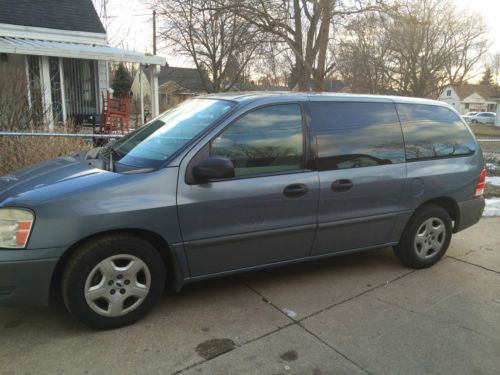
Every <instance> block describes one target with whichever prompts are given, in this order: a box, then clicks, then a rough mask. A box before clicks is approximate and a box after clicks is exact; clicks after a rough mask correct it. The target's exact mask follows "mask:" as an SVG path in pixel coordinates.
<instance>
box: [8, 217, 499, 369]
mask: <svg viewBox="0 0 500 375" xmlns="http://www.w3.org/2000/svg"><path fill="white" fill-rule="evenodd" d="M18 373H19V374H27V373H29V374H72V373H78V374H170V373H182V374H314V375H319V374H339V373H345V374H367V373H368V374H433V373H436V374H437V373H439V374H498V373H500V218H491V219H483V220H482V221H481V222H480V223H479V224H478V225H476V226H474V227H472V228H470V229H468V230H466V231H464V232H462V233H460V234H458V235H456V236H455V237H454V238H453V240H452V245H451V248H450V250H449V252H448V256H447V257H446V258H444V259H443V260H442V261H441V262H439V263H438V264H437V265H435V266H434V267H432V268H430V269H426V270H421V271H413V270H410V269H408V268H405V267H403V266H401V265H400V264H399V263H398V262H397V260H396V259H395V257H394V256H393V255H392V252H391V251H390V249H382V250H376V251H372V252H368V253H364V254H357V255H351V256H343V257H337V258H332V259H329V260H326V261H319V262H313V263H309V264H305V265H297V266H293V267H286V268H279V269H274V270H267V271H262V272H257V273H252V274H246V275H241V276H238V277H230V278H226V279H221V280H215V281H210V282H203V283H199V284H193V285H191V286H188V287H186V288H185V290H183V292H182V293H181V294H179V295H174V294H169V293H167V295H166V296H165V298H164V299H163V300H162V302H161V303H160V304H159V306H158V307H157V308H156V309H155V310H154V311H153V313H152V314H150V315H149V316H148V317H147V318H146V319H144V320H143V321H141V322H140V323H138V324H136V325H134V326H131V327H127V328H123V329H119V330H115V331H107V332H95V331H92V330H89V329H86V328H85V327H82V326H81V325H79V324H77V323H75V322H74V321H73V320H72V319H71V318H70V317H68V315H67V314H66V313H65V311H64V309H63V308H62V306H60V305H59V306H55V307H51V308H50V309H42V308H40V309H5V308H3V309H0V374H18Z"/></svg>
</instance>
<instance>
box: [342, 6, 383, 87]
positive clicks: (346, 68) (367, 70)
mask: <svg viewBox="0 0 500 375" xmlns="http://www.w3.org/2000/svg"><path fill="white" fill-rule="evenodd" d="M380 17H381V15H380V14H379V12H367V13H365V14H362V15H360V16H359V17H357V18H356V19H354V20H353V21H351V22H350V23H349V24H348V25H347V26H346V27H345V28H344V30H343V31H342V32H341V33H340V35H339V40H338V41H337V42H336V46H337V50H338V52H337V63H338V70H339V73H340V74H341V76H342V80H343V82H344V84H346V86H347V87H348V88H349V89H350V91H351V92H358V93H369V94H386V93H391V92H392V90H391V87H390V83H389V78H388V75H387V64H388V58H389V50H388V46H387V43H386V42H385V28H384V25H383V23H382V22H381V19H380Z"/></svg>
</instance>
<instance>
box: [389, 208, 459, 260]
mask: <svg viewBox="0 0 500 375" xmlns="http://www.w3.org/2000/svg"><path fill="white" fill-rule="evenodd" d="M451 232H452V222H451V218H450V215H449V214H448V212H447V211H446V210H445V209H443V208H442V207H440V206H435V205H425V206H423V207H421V208H419V209H418V210H417V211H416V212H415V214H414V215H413V217H412V218H411V219H410V221H409V223H408V224H407V226H406V229H405V231H404V232H403V235H402V237H401V240H400V241H399V245H397V246H394V248H393V249H394V253H395V255H396V256H397V257H398V259H399V260H400V261H401V262H402V263H403V264H404V265H406V266H408V267H412V268H417V269H418V268H426V267H430V266H432V265H433V264H434V263H436V262H437V261H438V260H439V259H441V257H442V256H443V255H444V254H445V252H446V250H447V249H448V246H449V245H450V240H451Z"/></svg>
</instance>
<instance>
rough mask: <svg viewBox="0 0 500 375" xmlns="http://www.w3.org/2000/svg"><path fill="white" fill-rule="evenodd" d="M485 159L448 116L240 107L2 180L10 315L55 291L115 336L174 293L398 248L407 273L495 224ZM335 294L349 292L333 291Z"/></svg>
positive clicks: (181, 118)
mask: <svg viewBox="0 0 500 375" xmlns="http://www.w3.org/2000/svg"><path fill="white" fill-rule="evenodd" d="M485 174H486V172H485V169H484V161H483V156H482V152H481V149H480V147H479V145H478V143H477V141H476V139H475V137H474V135H473V134H472V132H471V131H470V129H469V128H468V126H467V124H466V123H465V122H464V121H463V120H462V119H461V117H460V115H459V114H458V113H457V112H456V111H455V110H454V109H452V108H451V107H450V106H448V105H447V104H444V103H441V102H436V101H431V100H424V99H412V98H403V97H382V96H357V95H340V94H339V95H336V94H309V93H302V94H301V93H237V94H236V93H235V94H230V95H229V94H222V95H207V96H202V97H197V98H193V99H190V100H187V101H185V102H183V103H182V104H180V105H178V106H176V107H174V108H172V109H170V110H169V111H167V112H165V113H163V114H161V115H160V116H158V117H157V118H155V119H153V120H152V121H151V122H149V123H148V124H146V125H144V126H142V127H140V128H139V129H137V130H136V131H134V132H132V133H130V134H128V135H126V136H124V137H123V138H121V139H119V140H117V141H116V142H114V143H112V144H110V145H108V146H105V147H102V148H94V149H91V150H89V151H85V152H80V153H78V154H75V155H70V156H65V157H61V158H58V159H55V160H51V161H47V162H44V163H41V164H38V165H35V166H32V167H28V168H26V169H23V170H20V171H18V172H16V173H12V174H9V175H7V176H3V177H1V179H0V305H4V306H5V305H17V306H19V305H46V304H47V303H48V301H49V297H50V296H51V294H52V293H54V291H55V292H56V293H60V294H61V295H62V298H63V300H64V303H65V305H66V307H67V309H68V311H69V312H70V313H71V314H72V315H73V316H74V317H75V318H76V319H78V320H79V321H81V322H83V323H84V324H86V325H88V326H91V327H94V328H97V329H109V328H115V327H120V326H124V325H127V324H131V323H133V322H135V321H137V320H139V319H140V318H141V317H143V316H144V315H145V314H146V313H147V312H148V311H149V310H151V309H152V307H153V306H154V304H155V302H156V301H157V300H158V299H159V297H160V296H161V295H162V292H163V290H164V288H165V287H166V286H168V287H171V288H173V289H174V290H175V291H180V290H181V288H182V287H183V286H184V285H186V284H187V283H191V282H194V281H198V280H203V279H207V278H212V277H219V276H223V275H230V274H234V273H238V272H242V271H250V270H257V269H262V268H266V267H272V266H279V265H288V264H292V263H296V262H302V261H308V260H314V259H316V260H317V259H322V258H325V257H330V256H335V255H341V254H348V253H352V252H357V251H364V250H369V249H376V248H382V247H387V246H391V247H392V248H393V249H394V253H395V255H396V257H397V258H398V259H399V260H400V261H401V263H402V264H403V265H405V266H408V267H413V268H424V267H429V266H431V265H433V264H434V263H436V262H437V261H438V260H439V259H440V258H441V257H442V256H443V254H444V253H445V252H446V250H447V248H448V246H449V244H450V239H451V236H452V233H456V232H458V231H461V230H463V229H464V228H467V227H469V226H471V225H473V224H475V223H476V222H478V220H479V219H480V218H481V215H482V212H483V209H484V199H483V188H484V183H485ZM333 287H334V286H333Z"/></svg>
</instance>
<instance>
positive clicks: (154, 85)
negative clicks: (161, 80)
mask: <svg viewBox="0 0 500 375" xmlns="http://www.w3.org/2000/svg"><path fill="white" fill-rule="evenodd" d="M151 107H152V112H153V117H156V116H158V115H159V114H160V97H159V93H158V65H151Z"/></svg>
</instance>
